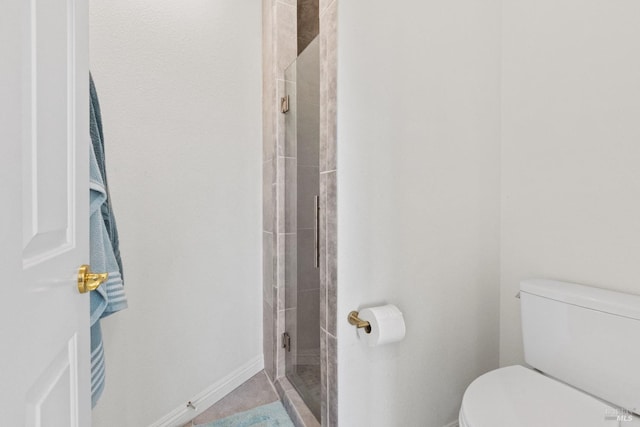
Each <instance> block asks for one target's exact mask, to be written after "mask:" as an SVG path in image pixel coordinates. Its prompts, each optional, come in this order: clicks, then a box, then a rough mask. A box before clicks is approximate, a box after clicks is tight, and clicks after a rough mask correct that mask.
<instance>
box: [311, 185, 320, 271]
mask: <svg viewBox="0 0 640 427" xmlns="http://www.w3.org/2000/svg"><path fill="white" fill-rule="evenodd" d="M313 200H314V202H315V203H314V205H315V212H314V213H315V228H314V230H313V231H314V233H313V234H314V241H315V244H314V245H313V247H314V248H315V254H314V255H315V256H314V260H313V265H314V266H315V267H316V268H320V196H315V197H314V198H313Z"/></svg>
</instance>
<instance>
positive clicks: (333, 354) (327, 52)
mask: <svg viewBox="0 0 640 427" xmlns="http://www.w3.org/2000/svg"><path fill="white" fill-rule="evenodd" d="M336 11H337V0H334V1H330V0H320V1H319V13H320V164H319V171H320V207H321V224H320V248H321V255H322V256H321V271H320V328H321V331H320V338H321V340H320V341H321V367H322V370H321V372H322V393H323V399H322V425H323V426H337V425H338V421H337V363H336V362H337V338H336V318H337V314H336V290H337V281H336V276H337V275H336V273H337V265H336V256H337V251H336V249H337V246H336V72H337V69H336V56H337V55H336V53H337V52H336V42H337V37H336V27H337V26H336V23H337V21H336V19H337V13H336ZM262 13H263V160H264V162H263V218H264V219H263V231H264V233H263V254H264V255H263V257H264V258H263V261H264V263H263V265H264V270H263V294H264V300H263V322H264V357H265V370H266V372H267V374H268V375H269V377H270V378H271V380H272V381H274V382H276V386H277V389H278V390H279V392H280V394H281V397H282V398H283V400H284V402H285V406H286V407H287V409H288V410H289V411H290V413H291V412H292V411H293V412H295V413H294V414H292V415H293V416H292V418H293V420H294V422H295V423H296V424H297V425H307V426H310V425H313V419H312V416H311V418H310V417H309V415H310V412H309V411H308V410H307V411H306V412H305V411H304V410H296V409H295V408H293V409H292V407H293V406H296V404H299V403H300V398H299V396H297V393H296V392H295V390H294V389H293V388H292V387H291V385H290V384H289V383H288V381H287V380H286V378H285V377H284V376H285V358H284V349H283V348H282V346H281V336H282V333H283V332H284V328H285V250H286V249H287V245H286V241H287V231H289V232H291V230H292V228H291V227H292V226H294V225H292V221H291V219H290V218H291V217H292V215H289V216H287V215H285V212H289V213H292V212H293V213H294V214H295V211H296V210H295V205H294V204H293V201H291V202H290V203H288V200H287V199H286V198H285V191H284V190H285V188H286V186H287V184H288V185H289V186H295V179H296V177H295V173H294V174H291V173H289V174H287V173H286V171H287V169H288V170H289V171H291V170H294V171H295V168H291V167H289V168H287V167H286V165H287V161H289V162H290V163H291V161H292V160H293V162H295V140H294V139H289V140H287V138H286V133H285V120H284V115H283V114H281V112H280V99H281V98H282V97H283V96H285V94H286V93H285V92H286V90H285V89H286V87H285V79H284V71H285V69H286V67H287V66H288V65H289V64H291V63H292V62H293V61H294V60H295V58H296V54H297V39H298V37H297V21H298V17H297V0H263V12H262ZM290 166H291V165H290ZM287 204H289V205H290V206H287ZM293 231H294V232H295V230H293ZM289 247H290V245H289Z"/></svg>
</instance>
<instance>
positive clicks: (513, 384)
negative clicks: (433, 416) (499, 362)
mask: <svg viewBox="0 0 640 427" xmlns="http://www.w3.org/2000/svg"><path fill="white" fill-rule="evenodd" d="M615 414H616V412H615V410H614V409H613V407H611V406H609V405H607V404H605V403H603V402H601V401H599V400H598V399H596V398H594V397H591V396H589V395H587V394H585V393H582V392H580V391H578V390H576V389H574V388H572V387H569V386H568V385H566V384H563V383H561V382H559V381H556V380H553V379H551V378H549V377H546V376H544V375H542V374H540V373H538V372H536V371H533V370H531V369H527V368H525V367H523V366H509V367H506V368H501V369H497V370H495V371H491V372H489V373H486V374H484V375H482V376H481V377H479V378H477V379H476V380H475V381H474V382H473V383H471V385H470V386H469V387H468V388H467V391H466V392H465V394H464V398H463V399H462V408H461V409H460V427H607V426H619V425H627V423H622V424H619V423H618V421H617V420H616V419H615V417H614V418H613V419H607V416H609V418H611V415H615ZM634 418H637V417H635V416H634ZM634 421H637V420H634ZM629 424H631V423H629ZM634 425H635V423H634Z"/></svg>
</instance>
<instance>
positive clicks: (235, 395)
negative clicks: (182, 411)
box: [184, 371, 280, 427]
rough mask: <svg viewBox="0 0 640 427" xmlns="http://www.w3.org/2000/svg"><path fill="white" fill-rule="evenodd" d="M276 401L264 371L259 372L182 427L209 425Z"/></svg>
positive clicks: (276, 396) (275, 395)
mask: <svg viewBox="0 0 640 427" xmlns="http://www.w3.org/2000/svg"><path fill="white" fill-rule="evenodd" d="M276 400H280V399H279V398H278V394H277V393H276V391H275V389H274V388H273V386H272V385H271V381H269V379H268V378H267V374H265V372H264V371H260V372H259V373H257V374H256V375H254V376H253V377H251V378H250V379H249V380H248V381H247V382H245V383H244V384H242V385H241V386H240V387H238V388H237V389H235V390H234V391H232V392H231V393H229V394H228V395H226V396H225V397H224V398H222V400H220V401H218V402H217V403H216V404H214V405H213V406H211V407H210V408H209V409H207V410H206V411H204V412H203V413H201V414H200V415H198V416H197V417H196V418H195V419H193V420H192V421H191V422H189V423H187V424H185V425H184V427H192V426H197V425H199V424H206V423H210V422H212V421H215V420H219V419H222V418H226V417H228V416H230V415H233V414H237V413H238V412H244V411H248V410H249V409H253V408H255V407H257V406H262V405H266V404H268V403H272V402H275V401H276Z"/></svg>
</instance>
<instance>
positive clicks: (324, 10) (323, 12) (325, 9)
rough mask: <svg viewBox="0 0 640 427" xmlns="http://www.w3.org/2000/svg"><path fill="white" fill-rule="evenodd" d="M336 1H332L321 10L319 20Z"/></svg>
mask: <svg viewBox="0 0 640 427" xmlns="http://www.w3.org/2000/svg"><path fill="white" fill-rule="evenodd" d="M336 1H337V0H333V1H332V2H331V3H329V4H328V5H327V6H326V7H325V8H324V9H323V10H321V11H320V18H322V16H323V15H324V14H325V13H327V11H328V10H329V9H331V6H333V4H334V3H335V2H336Z"/></svg>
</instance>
